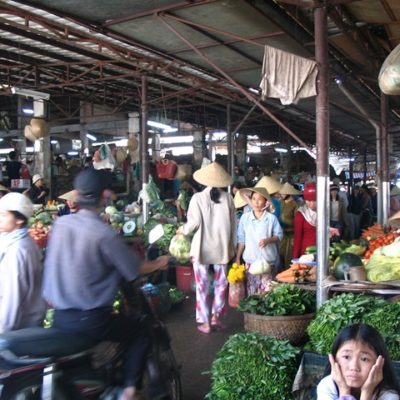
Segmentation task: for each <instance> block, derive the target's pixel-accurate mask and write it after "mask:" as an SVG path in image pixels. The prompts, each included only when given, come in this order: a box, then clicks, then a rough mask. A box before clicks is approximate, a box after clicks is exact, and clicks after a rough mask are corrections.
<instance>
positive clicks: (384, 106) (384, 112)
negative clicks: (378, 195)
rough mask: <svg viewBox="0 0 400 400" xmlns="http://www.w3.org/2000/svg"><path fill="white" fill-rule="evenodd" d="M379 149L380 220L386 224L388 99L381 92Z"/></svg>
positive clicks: (388, 202) (388, 187)
mask: <svg viewBox="0 0 400 400" xmlns="http://www.w3.org/2000/svg"><path fill="white" fill-rule="evenodd" d="M381 121H382V125H381V126H382V130H381V140H382V141H381V143H382V145H381V151H382V159H381V161H382V162H381V166H382V222H383V224H385V225H386V224H387V222H388V217H389V204H390V176H389V137H388V99H387V96H386V95H385V94H383V93H381Z"/></svg>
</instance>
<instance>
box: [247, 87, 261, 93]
mask: <svg viewBox="0 0 400 400" xmlns="http://www.w3.org/2000/svg"><path fill="white" fill-rule="evenodd" d="M249 92H253V93H255V94H260V91H259V90H258V89H254V88H252V87H249Z"/></svg>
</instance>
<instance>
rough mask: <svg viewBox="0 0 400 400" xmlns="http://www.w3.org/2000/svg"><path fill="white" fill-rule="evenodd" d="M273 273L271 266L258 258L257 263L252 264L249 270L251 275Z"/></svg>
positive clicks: (261, 258)
mask: <svg viewBox="0 0 400 400" xmlns="http://www.w3.org/2000/svg"><path fill="white" fill-rule="evenodd" d="M270 272H271V265H270V264H269V262H268V261H267V260H265V259H264V258H263V257H259V258H257V260H256V261H254V262H252V263H251V265H250V268H249V273H250V274H251V275H262V274H268V273H270Z"/></svg>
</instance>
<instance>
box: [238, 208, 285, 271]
mask: <svg viewBox="0 0 400 400" xmlns="http://www.w3.org/2000/svg"><path fill="white" fill-rule="evenodd" d="M272 236H277V237H278V238H279V240H282V238H283V232H282V228H281V226H280V224H279V221H278V218H276V216H275V215H273V214H271V213H269V212H268V211H264V214H263V215H262V216H261V218H260V219H257V218H256V217H255V215H254V213H253V212H247V213H244V214H243V215H242V216H241V218H240V222H239V227H238V243H240V244H244V245H245V249H244V252H243V260H244V261H245V262H246V263H252V262H254V261H256V260H257V259H258V258H260V257H263V258H264V259H265V260H266V261H268V262H269V263H270V264H273V265H276V266H278V265H279V249H278V243H270V244H267V245H266V246H265V247H264V248H262V249H261V248H260V247H259V245H258V243H259V242H260V240H261V239H267V238H270V237H272Z"/></svg>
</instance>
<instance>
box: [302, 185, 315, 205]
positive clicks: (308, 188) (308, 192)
mask: <svg viewBox="0 0 400 400" xmlns="http://www.w3.org/2000/svg"><path fill="white" fill-rule="evenodd" d="M303 197H304V200H308V201H316V200H317V185H316V184H315V183H314V182H309V183H306V185H305V186H304V191H303Z"/></svg>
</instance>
